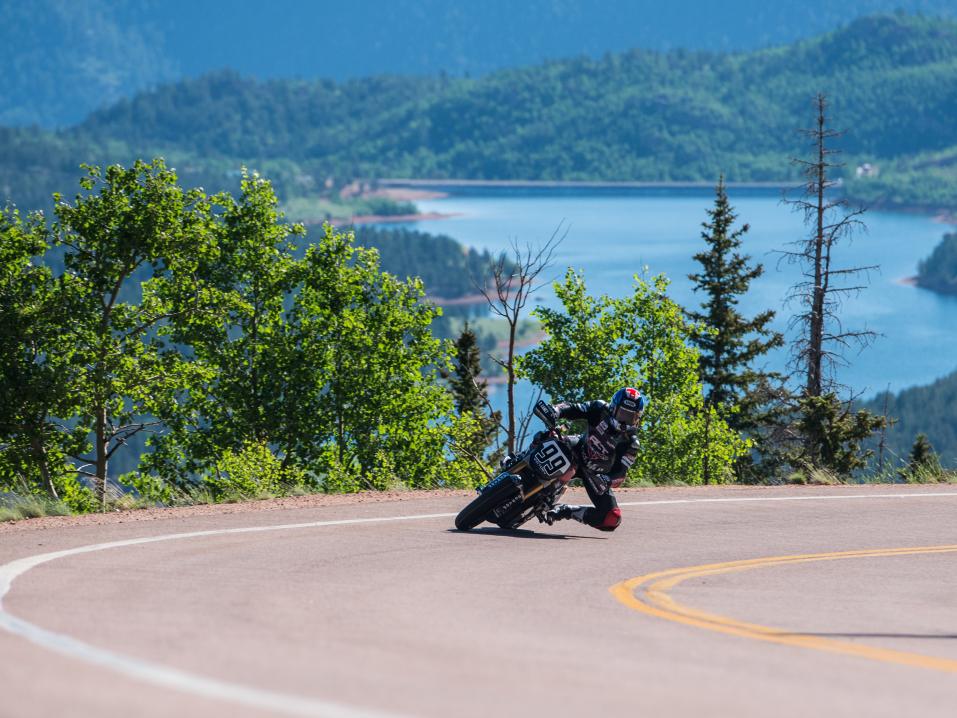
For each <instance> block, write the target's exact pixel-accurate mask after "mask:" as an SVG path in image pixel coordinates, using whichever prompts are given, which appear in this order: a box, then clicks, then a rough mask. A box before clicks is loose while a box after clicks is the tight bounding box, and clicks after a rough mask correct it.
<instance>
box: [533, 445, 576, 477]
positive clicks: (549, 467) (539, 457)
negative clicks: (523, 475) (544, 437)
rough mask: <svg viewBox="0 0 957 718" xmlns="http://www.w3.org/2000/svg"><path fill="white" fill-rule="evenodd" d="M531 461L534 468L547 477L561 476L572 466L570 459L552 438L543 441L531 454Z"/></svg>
mask: <svg viewBox="0 0 957 718" xmlns="http://www.w3.org/2000/svg"><path fill="white" fill-rule="evenodd" d="M532 461H533V463H534V464H535V468H536V469H538V470H539V472H541V474H542V475H543V476H545V477H547V478H549V479H559V478H561V477H562V476H563V475H564V474H565V473H566V472H567V471H568V470H569V469H570V468H571V467H572V463H571V461H570V460H569V458H568V457H567V456H565V452H564V451H562V447H561V446H560V445H559V443H558V442H557V441H555V440H554V439H552V440H549V441H546V442H545V443H543V444H542V446H541V448H540V449H539V450H538V451H536V452H535V453H534V454H532Z"/></svg>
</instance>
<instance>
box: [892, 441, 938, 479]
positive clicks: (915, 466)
mask: <svg viewBox="0 0 957 718" xmlns="http://www.w3.org/2000/svg"><path fill="white" fill-rule="evenodd" d="M941 471H942V469H941V466H940V456H938V454H937V452H936V451H934V447H933V446H932V445H931V443H930V440H929V439H928V438H927V435H926V434H918V435H917V436H916V438H915V439H914V445H913V446H912V447H911V450H910V458H909V460H908V462H907V466H906V467H905V468H904V469H901V470H899V471H898V473H899V474H900V475H901V477H902V478H903V479H905V480H907V481H921V480H924V481H926V480H927V479H928V478H931V477H934V478H936V477H937V476H938V475H939V474H940V473H941Z"/></svg>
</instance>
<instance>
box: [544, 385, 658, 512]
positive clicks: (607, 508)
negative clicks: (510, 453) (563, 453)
mask: <svg viewBox="0 0 957 718" xmlns="http://www.w3.org/2000/svg"><path fill="white" fill-rule="evenodd" d="M647 405H648V401H647V399H645V397H643V396H642V395H641V392H639V391H638V390H637V389H633V388H632V387H626V388H624V389H619V390H618V391H617V392H615V395H614V396H613V397H612V399H611V403H610V404H609V403H605V402H604V401H600V400H598V401H589V402H584V403H582V404H568V403H561V404H557V405H556V406H555V407H554V409H555V411H556V413H557V415H558V418H559V419H586V420H587V421H588V428H587V429H586V430H585V433H584V434H582V435H581V437H580V439H579V441H578V447H577V451H578V458H579V469H578V476H579V477H580V478H581V479H582V483H583V484H584V485H585V491H587V492H588V498H589V499H591V502H592V503H593V504H594V507H592V506H569V505H568V504H559V505H558V506H556V507H555V508H553V509H552V510H551V511H549V512H548V513H547V514H545V520H546V521H547V522H548V524H549V525H551V524H552V523H553V522H555V521H559V520H561V519H575V520H576V521H580V522H581V523H584V524H588V525H589V526H593V527H594V528H596V529H599V530H600V531H614V530H615V529H616V528H618V526H619V524H621V509H619V508H618V500H617V499H616V498H615V495H614V494H613V493H612V489H614V488H618V487H619V486H620V485H621V484H622V482H623V481H624V480H625V474H626V473H627V471H628V467H629V466H631V465H632V463H634V461H635V457H636V456H637V455H638V437H637V431H638V424H639V422H640V421H641V415H642V414H643V413H644V411H645V407H646V406H647Z"/></svg>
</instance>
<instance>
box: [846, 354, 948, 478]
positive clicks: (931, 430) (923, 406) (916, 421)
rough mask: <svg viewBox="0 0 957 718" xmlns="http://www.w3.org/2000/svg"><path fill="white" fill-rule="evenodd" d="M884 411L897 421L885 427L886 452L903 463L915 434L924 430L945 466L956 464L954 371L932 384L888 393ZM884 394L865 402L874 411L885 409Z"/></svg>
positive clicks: (865, 406)
mask: <svg viewBox="0 0 957 718" xmlns="http://www.w3.org/2000/svg"><path fill="white" fill-rule="evenodd" d="M886 399H887V415H888V416H889V417H892V418H895V419H896V420H897V423H896V424H895V425H894V426H892V427H891V428H890V429H888V431H887V449H888V451H889V456H890V457H891V458H892V459H893V458H894V457H897V458H899V459H901V460H903V461H904V463H906V459H907V455H908V452H909V451H910V448H911V446H912V445H913V443H914V438H915V437H916V436H917V434H920V433H923V434H926V435H927V437H928V438H929V439H930V442H931V444H933V446H934V449H935V450H936V451H937V452H938V453H939V454H940V456H941V462H942V463H943V465H944V466H946V467H948V468H957V412H955V411H954V407H957V372H954V373H953V374H948V375H947V376H945V377H943V378H941V379H938V380H937V381H935V382H934V383H933V384H929V385H927V386H918V387H913V388H911V389H905V390H904V391H902V392H900V393H899V394H889V395H887V397H886ZM884 400H885V395H884V394H878V395H877V396H876V397H875V398H874V399H872V400H870V401H868V402H867V403H866V404H864V408H866V409H869V410H870V411H873V412H875V413H878V414H880V413H883V411H884Z"/></svg>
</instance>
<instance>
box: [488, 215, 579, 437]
mask: <svg viewBox="0 0 957 718" xmlns="http://www.w3.org/2000/svg"><path fill="white" fill-rule="evenodd" d="M567 233H568V231H567V228H566V226H565V224H564V222H563V223H561V224H559V225H558V227H557V228H556V229H555V231H554V232H552V235H551V237H550V238H549V239H548V241H547V242H545V243H544V244H541V245H539V246H533V245H531V244H526V245H524V246H523V245H520V244H519V243H518V240H515V239H513V240H512V241H511V251H510V252H502V253H501V254H500V255H499V256H498V257H497V258H496V260H495V262H494V263H493V265H492V267H491V272H490V274H491V276H489V277H487V278H486V279H485V280H484V281H483V282H481V283H480V284H479V283H476V284H477V286H478V290H479V291H480V292H481V293H482V296H484V297H485V300H486V301H487V302H488V305H489V309H490V310H491V311H492V314H494V315H496V316H498V317H501V318H502V319H504V320H505V322H506V324H507V325H508V340H507V344H506V347H505V358H504V359H503V358H500V357H496V356H492V360H493V361H494V362H495V363H496V364H498V365H499V366H500V367H502V369H504V370H505V377H506V382H505V389H506V395H507V410H506V427H505V433H506V450H507V451H508V453H510V454H514V453H515V445H516V438H517V432H516V423H517V421H516V415H515V340H516V336H517V334H518V326H519V321H520V320H521V318H522V313H523V312H524V310H525V307H526V305H527V304H528V300H529V298H530V297H531V295H532V294H534V293H535V292H536V291H537V290H538V289H540V288H541V287H542V286H543V285H544V284H545V283H547V281H548V280H546V279H544V278H543V277H542V274H543V273H544V272H545V271H546V270H547V269H548V268H549V267H550V266H551V265H552V259H553V257H554V255H555V250H556V249H557V248H558V245H559V244H561V242H562V240H563V239H564V238H565V236H566V235H567Z"/></svg>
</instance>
